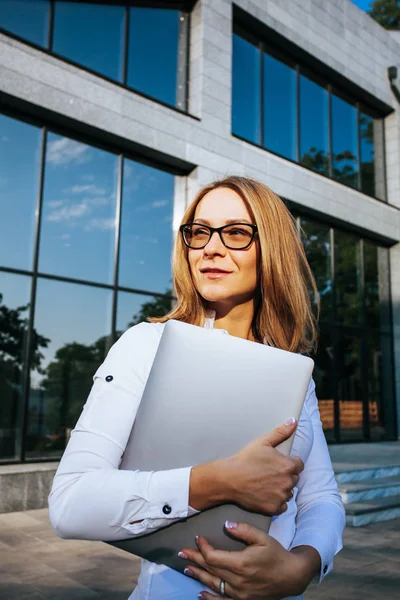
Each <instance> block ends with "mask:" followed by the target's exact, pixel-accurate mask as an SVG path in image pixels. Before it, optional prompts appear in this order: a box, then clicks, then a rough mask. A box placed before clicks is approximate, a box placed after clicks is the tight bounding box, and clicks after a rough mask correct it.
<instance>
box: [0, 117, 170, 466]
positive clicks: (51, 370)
mask: <svg viewBox="0 0 400 600" xmlns="http://www.w3.org/2000/svg"><path fill="white" fill-rule="evenodd" d="M0 140H1V142H0V143H1V152H2V153H1V161H0V206H1V209H2V212H3V214H4V211H7V212H6V216H7V219H5V220H1V222H0V228H1V235H0V397H1V403H0V461H13V460H21V459H22V460H38V459H49V460H50V459H57V458H59V457H60V456H61V454H62V451H63V449H64V448H65V444H66V441H67V439H68V436H69V433H70V431H71V429H72V428H73V427H74V425H75V422H76V420H77V418H78V416H79V414H80V412H81V410H82V407H83V404H84V402H85V401H86V398H87V395H88V392H89V390H90V387H91V385H92V377H93V375H94V373H95V371H96V369H97V368H98V366H99V365H100V364H101V362H102V361H103V359H104V357H105V355H106V353H107V351H108V349H109V347H110V346H111V344H112V343H113V342H114V341H115V340H116V339H117V338H118V336H119V335H121V333H122V332H123V331H124V330H126V329H127V328H128V327H129V326H130V325H133V324H136V323H139V322H140V321H143V320H145V319H146V317H147V316H160V315H162V314H165V313H166V312H168V311H169V310H170V308H171V303H172V301H173V300H172V297H171V288H172V285H171V266H170V262H171V250H172V241H173V231H172V219H173V210H174V180H175V176H174V175H172V174H171V173H167V172H164V171H161V170H159V169H156V168H154V167H150V166H147V165H144V164H142V163H139V162H136V161H134V160H131V159H129V158H127V157H124V156H117V155H115V154H113V153H111V152H107V151H105V150H100V149H98V148H96V147H94V146H92V145H89V144H83V143H82V142H80V141H78V140H76V139H73V138H70V137H65V136H60V135H58V134H57V133H55V132H51V131H48V130H46V129H43V128H41V127H37V126H35V125H31V124H29V123H25V122H22V121H18V120H16V119H14V118H11V117H8V116H4V115H2V116H0ZM21 165H22V167H21ZM21 168H23V169H24V177H20V176H18V175H17V170H19V169H21ZM40 182H42V184H41V185H40ZM5 221H6V222H5ZM2 225H3V226H2ZM35 232H36V234H35ZM11 248H12V249H13V251H12V252H11ZM14 249H15V252H14ZM118 265H119V268H118Z"/></svg>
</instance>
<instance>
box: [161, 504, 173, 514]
mask: <svg viewBox="0 0 400 600" xmlns="http://www.w3.org/2000/svg"><path fill="white" fill-rule="evenodd" d="M162 511H163V513H164V515H169V514H170V513H171V511H172V508H171V507H170V505H169V504H164V506H163V509H162Z"/></svg>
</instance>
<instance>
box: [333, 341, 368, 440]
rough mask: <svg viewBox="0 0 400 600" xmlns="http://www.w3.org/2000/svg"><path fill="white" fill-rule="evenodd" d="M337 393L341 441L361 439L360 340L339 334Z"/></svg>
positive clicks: (362, 435)
mask: <svg viewBox="0 0 400 600" xmlns="http://www.w3.org/2000/svg"><path fill="white" fill-rule="evenodd" d="M337 362H338V393H339V411H340V436H341V441H343V442H344V441H346V440H357V439H360V440H361V439H363V437H364V433H363V400H362V399H363V390H362V384H361V381H362V380H361V339H360V338H359V337H358V336H356V335H351V334H345V333H343V334H341V335H339V342H338V356H337Z"/></svg>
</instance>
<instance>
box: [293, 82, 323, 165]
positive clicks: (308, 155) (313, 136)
mask: <svg viewBox="0 0 400 600" xmlns="http://www.w3.org/2000/svg"><path fill="white" fill-rule="evenodd" d="M299 84H300V124H299V126H300V163H301V164H302V165H304V166H305V167H307V168H309V169H312V170H313V171H316V172H317V173H321V174H323V175H329V132H328V123H329V120H328V99H329V96H328V91H327V90H326V89H325V88H323V87H321V86H320V85H318V84H317V83H315V82H314V81H311V79H308V78H307V77H304V75H301V76H300V81H299Z"/></svg>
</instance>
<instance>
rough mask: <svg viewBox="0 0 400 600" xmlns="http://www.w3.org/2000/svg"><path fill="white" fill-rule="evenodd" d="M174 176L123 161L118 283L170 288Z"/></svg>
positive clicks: (129, 285) (156, 290) (146, 288)
mask: <svg viewBox="0 0 400 600" xmlns="http://www.w3.org/2000/svg"><path fill="white" fill-rule="evenodd" d="M173 199H174V176H173V175H171V174H170V173H165V172H164V171H159V170H158V169H154V168H153V167H148V166H147V165H143V164H141V163H137V162H133V161H131V160H125V161H124V177H123V191H122V213H121V248H120V261H119V285H120V286H123V287H130V288H136V289H142V290H146V291H154V292H160V293H164V292H165V291H166V290H168V289H171V277H172V276H171V251H172V240H173V232H172V215H173Z"/></svg>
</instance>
